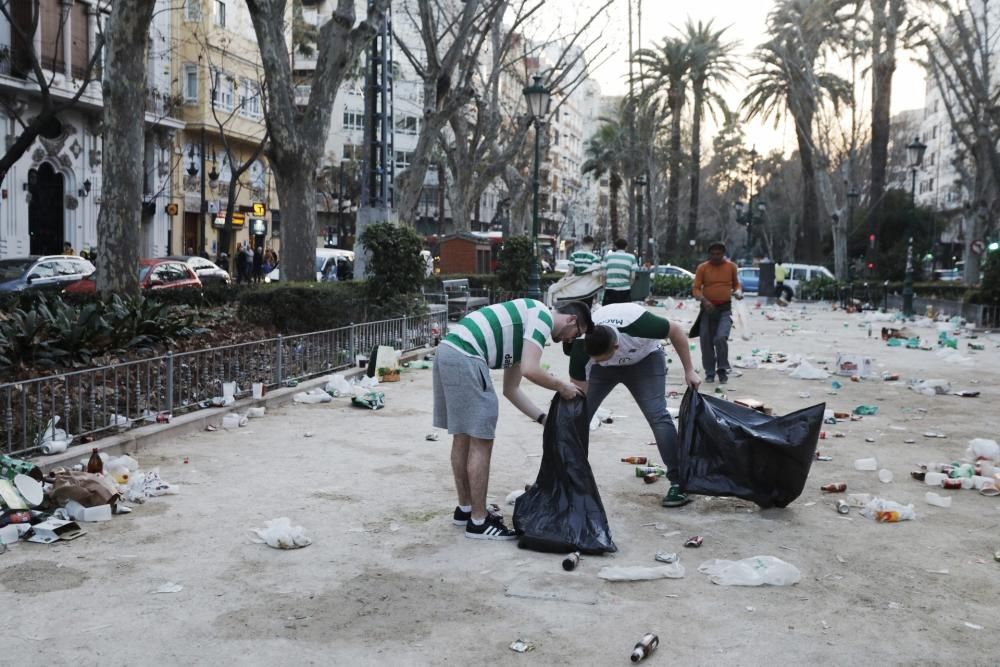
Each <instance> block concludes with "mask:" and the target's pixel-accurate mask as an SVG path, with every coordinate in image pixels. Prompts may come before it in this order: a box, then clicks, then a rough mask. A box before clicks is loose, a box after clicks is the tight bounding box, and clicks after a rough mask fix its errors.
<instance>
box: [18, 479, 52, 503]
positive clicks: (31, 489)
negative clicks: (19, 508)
mask: <svg viewBox="0 0 1000 667" xmlns="http://www.w3.org/2000/svg"><path fill="white" fill-rule="evenodd" d="M14 486H15V487H17V490H18V492H19V493H20V494H21V496H22V497H23V498H24V499H25V500H26V501H27V502H28V504H29V505H31V506H32V507H38V506H39V505H41V504H42V500H44V499H45V492H44V491H42V485H41V483H40V482H39V481H38V480H37V479H34V478H32V477H28V476H27V475H15V476H14Z"/></svg>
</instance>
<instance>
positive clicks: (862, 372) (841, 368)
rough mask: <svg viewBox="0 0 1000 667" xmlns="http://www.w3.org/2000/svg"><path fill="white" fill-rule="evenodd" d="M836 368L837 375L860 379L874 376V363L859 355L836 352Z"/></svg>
mask: <svg viewBox="0 0 1000 667" xmlns="http://www.w3.org/2000/svg"><path fill="white" fill-rule="evenodd" d="M836 367H837V375H844V376H848V377H862V378H869V377H873V376H874V375H875V361H874V360H873V359H872V358H871V357H866V356H864V355H861V354H854V353H849V352H838V353H837V362H836Z"/></svg>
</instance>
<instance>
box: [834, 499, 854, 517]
mask: <svg viewBox="0 0 1000 667" xmlns="http://www.w3.org/2000/svg"><path fill="white" fill-rule="evenodd" d="M850 513H851V506H850V505H848V504H847V501H846V500H838V501H837V514H850Z"/></svg>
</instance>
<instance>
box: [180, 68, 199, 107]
mask: <svg viewBox="0 0 1000 667" xmlns="http://www.w3.org/2000/svg"><path fill="white" fill-rule="evenodd" d="M183 85H184V101H185V102H188V103H190V102H197V101H198V66H197V65H192V64H186V65H184V82H183Z"/></svg>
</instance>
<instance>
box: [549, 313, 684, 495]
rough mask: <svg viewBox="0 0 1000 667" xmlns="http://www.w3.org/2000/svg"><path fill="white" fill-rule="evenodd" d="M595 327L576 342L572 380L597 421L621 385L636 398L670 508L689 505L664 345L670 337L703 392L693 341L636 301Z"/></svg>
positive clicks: (597, 317)
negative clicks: (651, 439)
mask: <svg viewBox="0 0 1000 667" xmlns="http://www.w3.org/2000/svg"><path fill="white" fill-rule="evenodd" d="M593 320H594V328H593V330H592V331H591V332H590V333H588V334H587V335H586V337H585V338H583V339H582V340H576V341H574V342H573V347H572V350H571V352H570V364H569V376H570V379H571V380H572V381H573V383H574V384H576V385H577V386H578V387H580V388H581V389H583V390H584V391H586V392H587V409H588V410H589V412H590V414H589V415H588V416H589V417H590V418H593V416H594V414H595V413H596V412H597V409H598V408H599V407H601V403H603V402H604V399H605V398H607V396H608V394H610V393H611V390H612V389H614V388H615V387H616V386H618V385H619V384H623V385H625V387H626V388H627V389H628V390H629V392H630V393H631V394H632V398H634V399H635V402H636V404H637V405H638V406H639V409H640V410H641V411H642V414H643V416H644V417H645V418H646V422H647V423H648V424H649V427H650V428H651V429H653V436H654V438H655V439H656V447H657V449H659V450H660V457H661V458H662V459H663V463H664V465H665V466H666V468H667V479H668V480H669V481H670V489H669V491H667V495H665V496H664V497H663V500H662V501H661V504H662V505H663V506H664V507H680V506H681V505H685V504H687V503H688V502H689V499H688V497H687V494H685V493H684V490H683V489H682V488H681V486H680V483H679V482H680V471H679V470H678V442H677V429H676V428H675V427H674V420H673V418H672V417H671V416H670V413H669V412H667V397H666V384H667V360H666V354H665V353H664V351H663V346H662V345H661V343H660V341H662V340H663V339H667V340H669V341H670V343H671V345H673V348H674V350H675V351H676V352H677V357H678V358H679V359H680V361H681V365H682V366H683V367H684V382H685V383H686V384H687V385H688V386H689V387H691V388H692V389H694V390H695V391H697V389H698V386H699V385H700V384H701V378H700V377H699V376H698V373H697V372H696V371H695V369H694V364H693V363H692V362H691V351H690V349H689V347H688V337H687V335H686V334H685V333H684V330H683V329H682V328H681V327H678V326H671V324H670V322H668V321H667V320H665V319H663V318H662V317H658V316H656V315H653V314H652V313H650V312H649V311H647V310H646V309H645V308H643V307H642V306H640V305H638V304H634V303H619V304H614V305H610V306H604V307H603V308H599V309H598V310H597V311H595V312H594V313H593Z"/></svg>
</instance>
